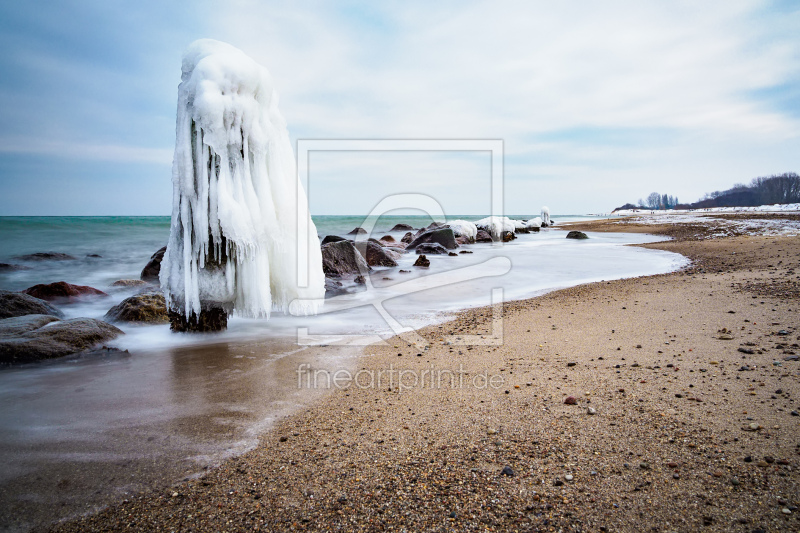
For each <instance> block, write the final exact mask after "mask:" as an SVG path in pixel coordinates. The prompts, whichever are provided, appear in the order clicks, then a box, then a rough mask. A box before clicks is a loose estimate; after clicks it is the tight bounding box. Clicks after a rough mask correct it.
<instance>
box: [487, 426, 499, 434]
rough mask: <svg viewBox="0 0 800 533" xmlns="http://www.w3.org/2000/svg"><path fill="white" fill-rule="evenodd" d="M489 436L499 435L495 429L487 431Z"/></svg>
mask: <svg viewBox="0 0 800 533" xmlns="http://www.w3.org/2000/svg"><path fill="white" fill-rule="evenodd" d="M486 434H487V435H497V430H496V429H493V428H489V429H487V430H486Z"/></svg>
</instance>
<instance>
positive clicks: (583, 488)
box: [53, 214, 800, 532]
mask: <svg viewBox="0 0 800 533" xmlns="http://www.w3.org/2000/svg"><path fill="white" fill-rule="evenodd" d="M764 217H766V218H764ZM748 220H752V221H755V222H754V223H755V224H759V222H758V221H759V220H778V222H777V223H776V224H777V227H780V226H781V223H782V222H784V221H786V220H790V221H793V223H796V222H797V221H798V220H800V216H798V215H781V216H777V215H763V214H758V215H747V217H744V216H716V217H715V218H714V219H713V220H712V221H705V220H702V219H697V220H695V221H693V222H685V223H679V222H670V223H664V224H658V223H642V222H641V221H635V220H611V221H599V222H592V223H582V224H574V225H571V226H570V228H569V229H578V230H582V231H589V232H599V231H625V232H633V231H636V232H646V233H653V234H659V235H668V236H671V237H674V239H675V240H673V241H669V242H661V243H656V244H648V245H645V246H647V247H649V248H658V249H663V250H668V251H673V252H677V253H680V254H683V255H685V256H686V257H688V258H690V259H691V260H692V264H691V265H690V266H689V267H688V268H686V269H684V270H682V271H680V272H675V273H671V274H666V275H658V276H651V277H643V278H635V279H625V280H619V281H610V282H601V283H594V284H590V285H583V286H578V287H574V288H570V289H566V290H561V291H557V292H552V293H549V294H547V295H545V296H542V297H538V298H533V299H529V300H525V301H517V302H511V303H507V304H505V305H504V306H503V311H502V342H501V343H498V344H491V341H492V336H493V335H496V334H499V333H500V331H499V330H498V329H497V326H498V324H497V323H496V322H495V323H493V321H492V309H491V308H482V309H472V310H467V311H464V312H461V313H459V314H458V316H457V318H456V319H455V320H453V321H450V322H447V323H445V324H442V325H438V326H433V327H428V328H425V329H422V330H420V331H419V333H420V334H421V335H422V336H423V337H424V338H425V339H426V340H427V341H428V343H429V344H428V345H427V346H420V345H414V344H409V343H407V342H405V341H403V340H402V339H392V340H390V341H389V345H388V346H373V347H368V348H366V349H365V352H364V356H363V357H362V358H361V360H360V361H359V363H358V365H357V367H358V370H361V371H363V373H362V374H361V376H362V377H368V376H377V375H378V373H381V372H382V373H383V374H381V375H382V376H384V377H386V376H389V377H393V378H394V381H391V382H387V381H386V380H385V379H384V381H382V382H381V383H380V384H378V383H377V382H376V381H374V380H373V381H372V382H370V381H369V380H368V379H367V380H366V381H363V380H362V381H360V382H359V381H356V382H353V383H350V385H349V386H343V387H332V388H331V390H330V391H328V392H327V393H326V394H323V395H322V399H321V400H318V401H317V402H316V403H314V404H313V405H311V406H310V407H308V408H304V409H303V410H302V411H300V412H298V413H296V414H293V415H290V416H288V417H286V418H284V419H283V420H281V421H280V422H278V423H277V424H275V426H274V427H273V428H272V429H271V430H270V431H268V432H267V433H266V434H264V435H263V437H262V438H261V441H260V444H259V446H258V447H257V448H256V449H254V450H252V451H250V452H248V453H246V454H244V455H242V456H240V457H238V458H234V459H231V460H228V461H226V462H225V463H223V464H222V465H221V466H220V467H219V468H216V469H212V470H209V471H208V472H207V473H205V474H204V475H202V476H201V477H199V478H196V479H192V480H190V481H186V482H181V483H180V484H177V485H174V486H169V487H164V488H163V489H161V490H158V491H154V492H146V493H143V494H141V495H138V496H135V497H133V498H130V499H128V500H125V501H121V502H118V503H117V504H114V505H112V506H111V507H109V508H107V509H105V510H103V511H101V512H99V513H98V514H95V515H91V516H87V517H85V518H83V519H80V520H76V521H72V522H68V523H64V524H60V525H58V526H57V527H54V528H53V530H54V531H108V530H131V531H156V530H159V531H161V530H164V531H337V530H338V531H384V530H385V531H453V530H458V531H487V530H488V531H697V530H704V531H748V532H750V531H785V530H797V529H800V521H798V517H800V509H798V508H797V506H798V505H800V503H799V502H800V484H798V481H799V480H800V479H799V478H798V468H799V467H800V460H799V459H798V454H799V453H800V413H798V411H800V405H798V404H797V402H798V398H800V396H798V395H800V379H799V378H800V372H799V369H800V361H798V358H800V319H798V317H800V313H799V312H798V308H800V238H798V237H797V236H796V235H795V236H788V235H766V236H765V235H752V234H751V233H753V231H751V230H748V229H747V226H746V225H743V224H741V222H742V221H748ZM770 227H772V226H770ZM761 229H762V230H763V229H764V228H763V227H761ZM552 268H558V265H557V264H556V265H552ZM532 275H533V274H532ZM464 335H482V336H483V337H485V338H484V339H483V341H484V342H486V343H487V344H484V345H472V346H466V345H462V344H460V343H459V342H458V340H457V338H454V337H458V336H464ZM311 370H324V371H327V372H334V371H335V370H336V369H333V368H331V369H322V368H320V369H316V368H312V369H311ZM389 370H392V371H394V374H388V373H387V371H389ZM400 371H403V372H404V374H402V377H401V374H399V372H400ZM309 375H311V376H316V377H317V378H318V377H319V376H320V375H324V372H319V373H317V374H305V373H302V372H301V373H299V374H298V379H299V380H300V383H301V385H302V386H307V385H308V383H309V382H308V381H303V380H305V379H308V376H309ZM425 377H427V381H423V379H425ZM433 378H435V379H433ZM398 380H399V381H398ZM320 384H321V383H320V382H319V381H317V385H320Z"/></svg>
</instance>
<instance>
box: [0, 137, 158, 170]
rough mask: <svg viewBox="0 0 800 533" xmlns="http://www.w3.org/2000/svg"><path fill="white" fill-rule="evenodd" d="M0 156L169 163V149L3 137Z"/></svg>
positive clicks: (0, 140) (0, 139) (0, 144)
mask: <svg viewBox="0 0 800 533" xmlns="http://www.w3.org/2000/svg"><path fill="white" fill-rule="evenodd" d="M0 153H12V154H25V155H31V154H33V155H42V156H49V157H59V158H66V159H75V160H86V161H115V162H118V163H134V162H135V163H156V164H162V165H169V164H170V163H172V148H143V147H138V146H128V145H114V144H91V143H86V142H71V141H60V140H43V139H39V138H34V137H28V138H2V137H0Z"/></svg>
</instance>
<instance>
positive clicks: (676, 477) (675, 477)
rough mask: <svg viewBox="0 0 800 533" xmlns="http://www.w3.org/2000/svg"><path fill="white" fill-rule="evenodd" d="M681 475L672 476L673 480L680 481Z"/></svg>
mask: <svg viewBox="0 0 800 533" xmlns="http://www.w3.org/2000/svg"><path fill="white" fill-rule="evenodd" d="M680 478H681V476H680V474H672V479H680Z"/></svg>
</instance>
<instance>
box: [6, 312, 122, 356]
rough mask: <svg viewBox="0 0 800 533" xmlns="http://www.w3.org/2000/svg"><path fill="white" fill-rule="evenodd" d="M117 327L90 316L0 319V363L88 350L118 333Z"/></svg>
mask: <svg viewBox="0 0 800 533" xmlns="http://www.w3.org/2000/svg"><path fill="white" fill-rule="evenodd" d="M122 334H123V333H122V331H120V330H119V329H118V328H116V327H114V326H112V325H111V324H107V323H106V322H103V321H102V320H96V319H94V318H72V319H70V320H59V319H58V318H56V317H53V316H49V315H26V316H20V317H14V318H6V319H3V320H0V363H2V364H13V363H29V362H32V361H40V360H43V359H53V358H55V357H63V356H65V355H70V354H74V353H79V352H83V351H86V350H89V349H91V348H93V347H95V346H97V345H98V344H100V343H102V342H106V341H109V340H111V339H115V338H117V337H119V336H120V335H122Z"/></svg>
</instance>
